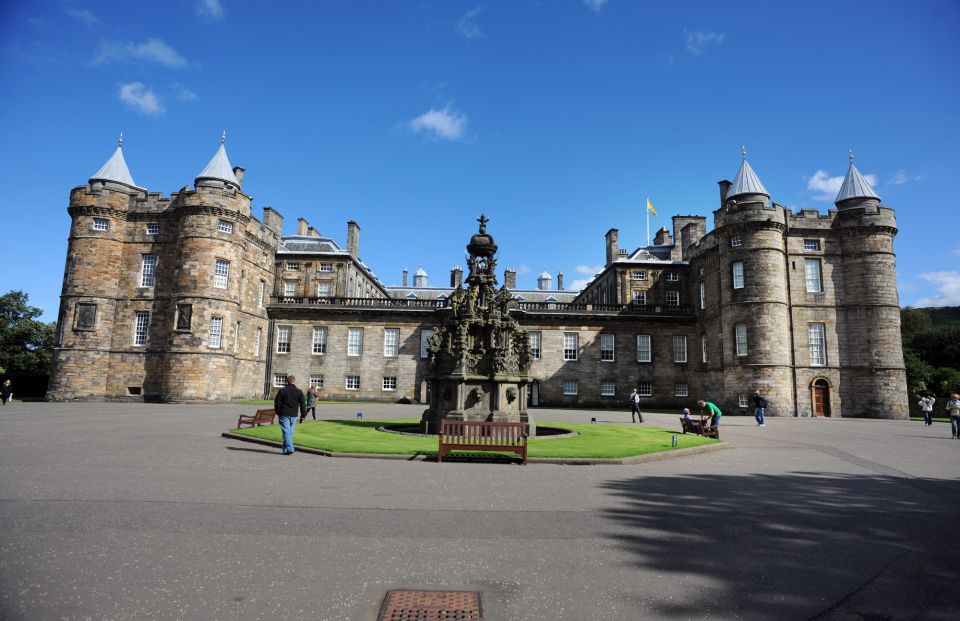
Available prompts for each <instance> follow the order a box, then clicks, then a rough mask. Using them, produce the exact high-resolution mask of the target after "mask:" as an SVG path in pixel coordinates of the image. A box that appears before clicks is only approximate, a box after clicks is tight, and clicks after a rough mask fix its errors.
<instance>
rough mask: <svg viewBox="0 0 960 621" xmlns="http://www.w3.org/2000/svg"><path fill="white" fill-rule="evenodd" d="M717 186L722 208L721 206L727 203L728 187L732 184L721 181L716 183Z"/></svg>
mask: <svg viewBox="0 0 960 621" xmlns="http://www.w3.org/2000/svg"><path fill="white" fill-rule="evenodd" d="M717 185H719V186H720V206H721V207H723V204H724V203H725V202H727V192H729V191H730V186H731V185H733V184H732V183H730V182H729V181H727V180H726V179H724V180H723V181H718V182H717Z"/></svg>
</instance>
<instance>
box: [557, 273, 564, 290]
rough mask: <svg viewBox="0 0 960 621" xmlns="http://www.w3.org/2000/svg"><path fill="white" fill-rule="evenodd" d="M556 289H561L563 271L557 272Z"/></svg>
mask: <svg viewBox="0 0 960 621" xmlns="http://www.w3.org/2000/svg"><path fill="white" fill-rule="evenodd" d="M557 291H563V272H557Z"/></svg>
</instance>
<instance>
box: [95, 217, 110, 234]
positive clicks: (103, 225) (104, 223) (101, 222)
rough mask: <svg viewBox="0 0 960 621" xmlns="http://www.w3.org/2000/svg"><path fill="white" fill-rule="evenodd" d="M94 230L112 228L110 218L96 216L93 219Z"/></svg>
mask: <svg viewBox="0 0 960 621" xmlns="http://www.w3.org/2000/svg"><path fill="white" fill-rule="evenodd" d="M93 230H94V231H108V230H110V220H108V219H106V218H94V219H93Z"/></svg>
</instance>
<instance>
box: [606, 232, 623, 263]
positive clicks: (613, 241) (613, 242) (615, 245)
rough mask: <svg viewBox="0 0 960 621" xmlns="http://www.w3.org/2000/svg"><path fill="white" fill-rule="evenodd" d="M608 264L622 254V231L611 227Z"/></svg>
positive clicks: (608, 243)
mask: <svg viewBox="0 0 960 621" xmlns="http://www.w3.org/2000/svg"><path fill="white" fill-rule="evenodd" d="M606 239H607V265H610V264H611V263H613V262H614V261H616V260H617V258H618V257H619V256H620V246H619V239H620V231H618V230H617V229H610V230H609V231H607V235H606Z"/></svg>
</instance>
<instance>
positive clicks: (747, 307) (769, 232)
mask: <svg viewBox="0 0 960 621" xmlns="http://www.w3.org/2000/svg"><path fill="white" fill-rule="evenodd" d="M743 156H744V157H743V162H742V164H741V165H740V170H739V171H738V172H737V176H736V177H735V178H734V181H733V183H732V184H730V186H729V188H727V187H726V184H722V185H721V187H722V189H724V190H725V191H724V192H723V196H722V207H721V208H720V209H719V210H717V211H715V212H714V223H715V235H716V240H717V241H716V244H717V263H716V264H715V265H716V268H715V269H717V270H718V271H719V288H718V292H719V307H720V313H719V322H718V324H716V325H715V327H714V330H710V329H709V328H708V329H707V331H706V332H707V336H708V338H710V339H717V340H716V341H714V342H716V343H718V344H719V346H720V357H721V360H722V361H723V364H722V366H723V378H722V386H723V395H722V399H721V397H720V396H719V395H717V396H715V398H717V399H718V400H721V401H723V402H724V403H726V404H727V407H732V406H734V405H736V406H737V407H740V408H742V407H743V405H742V402H741V401H740V399H741V396H742V395H752V394H753V391H754V390H755V389H759V390H760V391H761V392H762V393H763V394H765V395H766V396H767V399H768V401H769V404H770V407H769V414H770V415H773V416H781V415H791V414H792V413H793V412H792V404H793V403H794V396H793V394H792V381H791V369H792V362H791V356H790V352H791V343H790V338H789V337H790V332H789V329H788V326H789V321H790V316H789V309H788V296H787V272H786V249H785V237H784V232H785V230H786V225H785V221H784V211H783V209H782V208H781V207H779V206H778V205H771V203H770V193H769V192H767V189H766V188H765V187H764V185H763V183H762V182H761V181H760V179H759V177H758V176H757V174H756V173H755V172H754V170H753V168H752V167H751V166H750V164H749V162H747V159H746V152H745V151H744V154H743ZM715 331H716V332H719V334H716V333H714V334H709V332H715ZM751 406H752V404H751Z"/></svg>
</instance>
